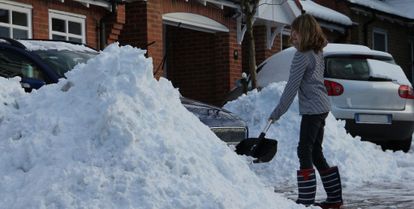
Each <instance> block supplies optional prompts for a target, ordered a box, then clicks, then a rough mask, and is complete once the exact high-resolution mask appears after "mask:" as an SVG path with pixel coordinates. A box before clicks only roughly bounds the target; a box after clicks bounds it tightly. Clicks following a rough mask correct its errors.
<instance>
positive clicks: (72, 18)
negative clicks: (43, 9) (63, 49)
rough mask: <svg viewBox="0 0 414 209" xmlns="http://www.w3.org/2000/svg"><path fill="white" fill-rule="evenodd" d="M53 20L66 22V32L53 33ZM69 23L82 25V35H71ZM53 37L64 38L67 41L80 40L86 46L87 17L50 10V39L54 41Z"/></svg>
mask: <svg viewBox="0 0 414 209" xmlns="http://www.w3.org/2000/svg"><path fill="white" fill-rule="evenodd" d="M52 18H55V19H60V20H63V21H65V27H66V29H65V31H66V32H60V31H53V30H52ZM68 21H71V22H76V23H80V24H81V33H82V34H81V35H76V34H71V33H69V28H68V27H69V24H68ZM53 35H59V36H64V37H65V38H66V40H67V41H68V40H69V38H78V39H81V40H82V43H83V44H85V43H86V16H85V15H79V14H74V13H69V12H62V11H58V10H52V9H49V38H50V39H52V36H53Z"/></svg>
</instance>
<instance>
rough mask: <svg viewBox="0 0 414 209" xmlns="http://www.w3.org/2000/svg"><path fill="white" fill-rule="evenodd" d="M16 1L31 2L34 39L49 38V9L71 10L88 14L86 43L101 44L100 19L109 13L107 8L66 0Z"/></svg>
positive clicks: (20, 0) (71, 11)
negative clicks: (86, 5)
mask: <svg viewBox="0 0 414 209" xmlns="http://www.w3.org/2000/svg"><path fill="white" fill-rule="evenodd" d="M15 2H19V3H24V4H29V5H32V6H33V9H32V26H33V31H32V33H33V38H34V39H49V12H48V10H49V9H53V10H59V11H64V12H70V13H75V14H80V15H85V16H86V43H87V44H88V45H90V46H91V47H94V48H98V46H99V20H100V19H101V18H102V17H103V16H104V15H105V14H106V13H108V11H107V10H105V8H102V7H96V6H93V5H91V6H90V7H89V8H87V7H85V6H84V5H82V4H80V3H79V2H75V1H71V0H66V1H65V2H64V3H62V2H60V1H44V0H16V1H15Z"/></svg>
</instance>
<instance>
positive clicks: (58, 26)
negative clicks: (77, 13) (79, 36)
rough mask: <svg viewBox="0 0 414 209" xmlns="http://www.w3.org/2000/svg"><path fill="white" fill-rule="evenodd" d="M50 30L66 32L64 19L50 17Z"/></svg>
mask: <svg viewBox="0 0 414 209" xmlns="http://www.w3.org/2000/svg"><path fill="white" fill-rule="evenodd" d="M52 30H53V31H59V32H63V33H65V32H66V27H65V21H64V20H60V19H56V18H52Z"/></svg>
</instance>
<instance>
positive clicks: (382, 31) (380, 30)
mask: <svg viewBox="0 0 414 209" xmlns="http://www.w3.org/2000/svg"><path fill="white" fill-rule="evenodd" d="M375 34H381V35H384V38H385V43H384V44H385V51H386V52H388V33H387V31H386V30H383V29H380V28H374V29H373V30H372V49H375Z"/></svg>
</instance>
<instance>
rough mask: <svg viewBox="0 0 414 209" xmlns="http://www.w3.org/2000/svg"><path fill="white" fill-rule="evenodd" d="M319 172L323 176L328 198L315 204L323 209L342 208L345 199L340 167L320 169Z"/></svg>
mask: <svg viewBox="0 0 414 209" xmlns="http://www.w3.org/2000/svg"><path fill="white" fill-rule="evenodd" d="M319 174H320V176H321V179H322V183H323V187H324V188H325V191H326V195H327V198H326V200H325V201H324V202H321V203H316V204H315V205H317V206H319V207H321V208H322V209H328V208H332V209H337V208H340V207H341V206H342V205H343V201H342V185H341V177H340V176H339V170H338V167H331V168H329V169H326V170H323V171H320V172H319Z"/></svg>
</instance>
